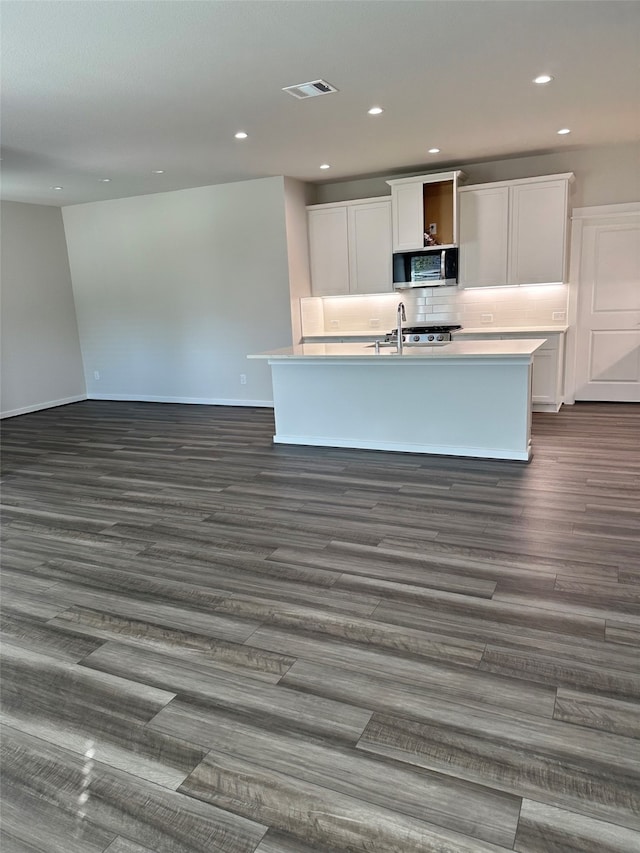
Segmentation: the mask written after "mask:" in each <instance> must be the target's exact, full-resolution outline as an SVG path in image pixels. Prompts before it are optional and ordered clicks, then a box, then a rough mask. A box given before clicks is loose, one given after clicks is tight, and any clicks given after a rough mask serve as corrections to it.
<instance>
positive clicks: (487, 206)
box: [458, 186, 509, 287]
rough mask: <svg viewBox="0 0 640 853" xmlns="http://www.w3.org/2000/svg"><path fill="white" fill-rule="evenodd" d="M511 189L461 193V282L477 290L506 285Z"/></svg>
mask: <svg viewBox="0 0 640 853" xmlns="http://www.w3.org/2000/svg"><path fill="white" fill-rule="evenodd" d="M508 235H509V188H508V187H502V186H501V187H496V188H495V189H482V190H469V191H465V192H461V193H460V247H461V248H460V252H459V259H458V281H459V283H460V284H461V285H463V286H465V285H467V286H468V283H471V284H473V285H475V286H476V287H482V286H483V285H484V286H485V287H489V286H491V285H493V284H496V283H498V284H506V282H507V238H508Z"/></svg>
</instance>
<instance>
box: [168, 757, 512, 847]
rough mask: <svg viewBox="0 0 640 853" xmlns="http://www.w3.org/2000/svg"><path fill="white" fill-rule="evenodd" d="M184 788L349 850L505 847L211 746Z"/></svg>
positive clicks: (289, 830)
mask: <svg viewBox="0 0 640 853" xmlns="http://www.w3.org/2000/svg"><path fill="white" fill-rule="evenodd" d="M180 790H181V791H182V792H185V793H188V794H189V795H190V796H191V797H195V798H197V799H201V800H203V801H204V802H206V803H212V804H214V805H216V806H218V807H219V808H224V809H228V810H229V811H232V812H235V813H238V814H240V815H243V816H245V817H248V818H250V819H252V820H256V821H258V822H264V823H268V824H269V825H271V826H273V827H275V828H276V829H279V830H281V831H285V832H287V833H289V834H290V835H294V836H296V837H299V838H302V839H303V840H304V841H305V842H307V841H310V842H311V843H314V844H319V845H321V846H329V847H334V848H336V849H338V850H341V851H345V853H346V851H349V853H435V851H438V853H485V851H486V853H498V851H505V850H508V849H509V848H505V847H499V846H497V845H494V844H488V843H486V842H483V841H479V840H478V839H471V838H465V837H464V836H462V835H457V834H455V833H450V832H447V831H446V830H444V829H441V828H439V827H436V826H434V825H432V824H428V823H426V822H423V821H420V820H416V819H415V818H411V817H407V816H405V815H402V814H399V813H397V812H393V811H389V810H387V809H383V808H380V807H379V806H377V807H372V806H370V805H368V804H367V803H364V802H362V801H361V800H359V799H356V798H353V797H348V796H346V795H344V794H336V793H335V792H333V791H331V790H329V789H327V788H322V787H320V786H318V785H313V784H310V783H308V782H304V781H302V780H300V779H293V778H292V777H289V776H285V775H283V774H281V773H278V772H276V771H274V770H270V769H266V768H264V767H261V766H257V765H255V764H252V763H251V762H247V761H243V760H241V759H237V758H233V757H231V756H229V755H226V754H224V753H222V752H218V751H217V750H211V751H210V752H209V753H208V755H207V757H206V758H205V759H204V761H203V762H202V763H201V764H199V765H198V767H197V768H196V769H195V770H194V772H193V773H192V774H191V776H189V778H188V779H187V781H186V782H184V784H183V785H182V786H181V789H180Z"/></svg>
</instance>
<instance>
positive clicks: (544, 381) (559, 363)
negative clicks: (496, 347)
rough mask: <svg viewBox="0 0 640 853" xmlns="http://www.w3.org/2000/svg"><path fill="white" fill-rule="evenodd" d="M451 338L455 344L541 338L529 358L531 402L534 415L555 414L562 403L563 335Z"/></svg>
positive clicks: (532, 334) (561, 333) (523, 334)
mask: <svg viewBox="0 0 640 853" xmlns="http://www.w3.org/2000/svg"><path fill="white" fill-rule="evenodd" d="M454 337H455V340H458V341H480V340H487V339H489V338H494V339H498V338H499V339H501V340H503V341H513V340H522V339H524V338H545V339H546V340H545V343H544V344H543V345H542V346H541V347H540V349H538V350H536V352H535V353H534V355H533V378H532V389H531V402H532V403H533V411H534V412H557V411H559V409H560V406H561V405H562V403H563V402H564V339H565V334H564V332H511V333H509V334H499V335H498V334H491V332H486V333H478V334H470V335H457V336H454Z"/></svg>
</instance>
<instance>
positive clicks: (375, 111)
mask: <svg viewBox="0 0 640 853" xmlns="http://www.w3.org/2000/svg"><path fill="white" fill-rule="evenodd" d="M368 112H369V115H370V116H379V115H380V113H383V112H384V110H383V109H382V107H371V109H370V110H368Z"/></svg>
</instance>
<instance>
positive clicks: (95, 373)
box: [93, 370, 100, 379]
mask: <svg viewBox="0 0 640 853" xmlns="http://www.w3.org/2000/svg"><path fill="white" fill-rule="evenodd" d="M93 378H94V379H100V371H99V370H94V371H93Z"/></svg>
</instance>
